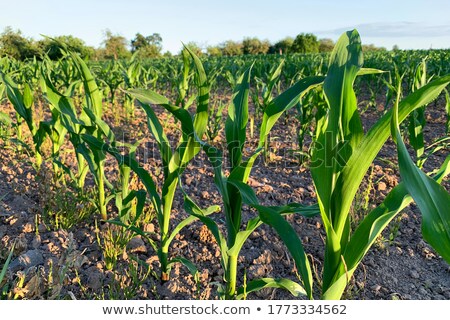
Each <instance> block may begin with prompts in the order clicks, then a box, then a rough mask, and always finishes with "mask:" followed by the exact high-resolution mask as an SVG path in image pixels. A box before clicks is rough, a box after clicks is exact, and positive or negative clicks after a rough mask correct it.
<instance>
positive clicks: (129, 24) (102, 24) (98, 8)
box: [0, 0, 450, 53]
mask: <svg viewBox="0 0 450 320" xmlns="http://www.w3.org/2000/svg"><path fill="white" fill-rule="evenodd" d="M1 1H2V3H1V5H0V31H1V30H3V29H4V28H5V27H6V26H11V27H13V28H14V29H20V30H21V31H22V32H23V34H24V35H25V36H27V37H33V38H34V39H39V38H40V34H45V35H49V36H57V35H63V34H72V35H74V36H76V37H79V38H81V39H83V40H84V41H85V42H86V43H87V44H88V45H92V46H95V47H98V46H100V45H101V42H102V39H103V34H104V31H105V30H106V29H110V30H111V31H112V32H113V33H119V34H121V35H123V36H125V37H126V38H127V39H131V38H133V37H134V35H135V34H136V33H137V32H140V33H142V34H144V35H149V34H152V33H155V32H157V33H160V34H161V36H162V38H163V45H164V50H169V51H171V52H173V53H176V52H178V51H179V49H180V47H181V42H182V41H183V42H189V41H195V42H198V43H199V44H200V45H202V46H207V45H215V44H218V43H220V42H223V41H225V40H230V39H231V40H242V39H243V38H244V37H253V36H256V37H258V38H261V39H268V40H270V41H271V42H275V41H277V40H280V39H282V38H284V37H286V36H292V37H295V35H297V34H299V33H301V32H312V33H314V34H316V35H317V36H318V37H319V38H332V39H333V40H336V39H337V38H338V37H339V35H340V34H341V33H342V32H343V31H345V30H349V29H353V28H357V29H358V31H359V32H360V34H361V38H362V41H363V43H365V44H370V43H374V44H375V45H378V46H384V47H386V48H388V49H391V48H392V46H393V45H394V44H397V45H398V46H399V47H400V48H402V49H417V48H424V49H427V48H430V47H432V48H450V14H449V13H450V1H449V0H428V1H419V0H409V1H405V0H390V1H388V0H377V1H362V0H359V1H354V0H340V1H338V0H335V1H332V0H316V1H314V0H309V1H303V0H300V1H293V0H275V1H268V0H259V1H253V0H251V1H245V0H240V1H239V0H228V1H226V0H222V1H211V0H210V1H208V0H189V1H179V0H174V1H151V0H150V1H149V0H147V1H145V0H128V1H123V0H78V1H74V0H71V1H64V0H59V1H56V0H41V1H36V0H35V1H33V0H21V1H11V0H1Z"/></svg>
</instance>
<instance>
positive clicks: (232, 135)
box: [225, 65, 253, 169]
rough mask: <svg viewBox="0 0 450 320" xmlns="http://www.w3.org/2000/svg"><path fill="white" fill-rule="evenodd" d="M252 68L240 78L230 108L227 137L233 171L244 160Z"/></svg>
mask: <svg viewBox="0 0 450 320" xmlns="http://www.w3.org/2000/svg"><path fill="white" fill-rule="evenodd" d="M252 67H253V65H252V66H250V68H248V69H247V70H246V71H245V72H244V73H243V74H242V75H241V76H240V78H239V80H238V82H237V85H236V87H235V89H234V93H233V98H232V103H231V104H230V105H229V106H228V117H227V120H226V123H225V136H226V139H227V148H228V152H229V154H230V161H231V167H232V169H234V168H235V167H237V166H238V165H239V164H240V163H241V160H242V149H243V148H244V143H245V138H246V128H247V122H248V93H249V90H250V73H251V70H252Z"/></svg>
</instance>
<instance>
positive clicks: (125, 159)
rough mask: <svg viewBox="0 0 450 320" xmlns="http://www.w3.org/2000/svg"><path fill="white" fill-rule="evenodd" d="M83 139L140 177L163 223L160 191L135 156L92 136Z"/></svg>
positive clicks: (85, 135)
mask: <svg viewBox="0 0 450 320" xmlns="http://www.w3.org/2000/svg"><path fill="white" fill-rule="evenodd" d="M81 137H82V139H83V141H84V142H86V143H87V144H88V145H89V146H91V147H93V148H97V149H100V150H104V151H105V152H108V153H109V154H111V155H112V156H113V157H114V158H115V159H116V160H117V162H118V163H119V165H120V166H122V165H126V166H128V167H130V168H131V170H133V171H134V172H135V173H136V174H137V175H138V177H139V178H140V179H141V181H142V183H143V184H144V186H145V188H146V190H147V193H148V194H149V195H150V198H151V201H152V203H153V206H154V208H155V210H156V213H157V217H158V222H159V223H161V221H160V220H161V216H162V209H161V198H160V196H159V193H158V189H157V188H156V185H155V183H154V181H153V179H152V177H151V176H150V174H149V173H148V172H147V171H146V170H145V169H144V168H142V166H141V165H140V164H139V163H138V162H137V161H136V159H135V158H134V157H133V156H130V155H122V154H121V153H120V152H119V151H118V150H117V149H116V148H113V147H111V146H110V145H108V144H107V143H105V142H104V141H102V140H100V139H98V138H96V137H94V136H92V135H89V134H83V135H82V136H81Z"/></svg>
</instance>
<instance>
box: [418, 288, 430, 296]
mask: <svg viewBox="0 0 450 320" xmlns="http://www.w3.org/2000/svg"><path fill="white" fill-rule="evenodd" d="M419 294H420V295H421V296H422V297H421V298H422V299H424V298H425V297H426V296H428V291H427V290H425V288H423V287H420V288H419Z"/></svg>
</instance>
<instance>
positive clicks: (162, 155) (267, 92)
mask: <svg viewBox="0 0 450 320" xmlns="http://www.w3.org/2000/svg"><path fill="white" fill-rule="evenodd" d="M54 41H55V42H57V41H56V40H54ZM57 45H58V46H59V48H60V50H61V52H62V53H63V58H61V59H60V60H58V61H52V60H50V59H49V58H48V57H44V58H43V59H41V60H36V59H35V60H34V61H27V62H19V61H15V60H13V59H11V58H2V59H1V60H0V99H1V104H0V150H1V151H0V152H1V163H0V166H1V168H0V169H1V171H0V177H1V180H2V182H1V184H0V222H1V224H0V239H1V244H0V289H1V291H0V297H1V298H2V299H67V298H71V297H72V296H75V297H76V298H77V299H146V298H147V299H164V298H171V299H174V298H175V299H258V298H264V299H366V298H385V299H387V298H402V299H413V298H417V296H415V295H414V293H411V292H408V291H407V290H408V289H404V290H406V291H397V290H396V289H397V287H399V288H406V286H407V285H408V279H409V277H412V278H413V279H422V280H423V279H431V280H426V281H431V282H430V283H429V284H428V285H427V286H426V288H422V287H420V288H422V289H423V291H424V293H423V295H422V296H421V297H422V298H423V297H425V298H436V295H440V296H443V297H444V298H445V297H447V298H448V295H450V282H449V281H450V280H449V278H450V277H449V276H448V272H447V271H445V269H448V268H449V263H450V210H449V205H450V194H449V186H450V185H449V180H448V177H447V176H448V174H449V173H450V155H449V148H450V138H449V132H450V96H449V93H448V91H447V90H448V89H447V87H448V84H449V83H450V64H449V61H450V51H449V50H429V51H420V50H415V51H392V52H368V53H367V54H366V53H364V54H363V52H362V44H361V40H360V37H359V34H358V32H357V31H356V30H352V31H348V32H345V33H344V34H342V36H341V37H340V38H339V40H338V42H337V43H336V45H335V48H334V50H333V51H332V52H331V53H330V54H305V55H298V54H295V55H286V56H283V55H270V56H269V55H259V56H245V57H244V56H242V57H221V58H214V57H210V58H206V59H200V58H199V57H197V56H196V54H195V53H194V52H192V51H191V50H190V49H189V48H188V47H185V48H184V50H183V51H182V54H181V55H180V56H179V57H176V58H170V59H168V58H167V59H154V60H141V59H139V58H138V57H137V56H133V57H132V58H131V59H129V60H109V61H103V62H94V61H84V60H83V59H81V58H80V56H79V55H77V54H76V53H73V52H72V51H71V50H70V48H68V46H67V45H66V44H65V43H62V42H57ZM408 239H411V241H415V242H414V243H415V244H414V245H412V244H409V242H408V241H409V240H408ZM390 259H393V261H399V260H405V261H406V262H404V265H402V266H403V267H399V268H400V269H401V268H408V266H407V265H408V261H410V260H413V259H416V260H414V261H416V263H419V262H420V266H422V265H424V267H423V268H422V269H424V270H425V271H424V272H422V271H421V270H422V269H420V270H416V269H414V268H415V267H413V266H412V267H411V268H410V269H406V270H405V269H401V270H403V271H402V272H401V271H400V269H397V272H400V274H401V273H403V275H399V276H396V278H395V281H391V282H392V283H390V284H381V285H380V284H379V283H378V282H377V281H379V279H385V280H386V279H387V280H386V281H388V280H389V278H386V277H389V276H390V277H392V275H389V274H383V275H380V274H377V273H374V272H375V271H376V270H375V269H376V268H377V266H378V267H379V266H380V265H381V263H387V265H388V266H389V263H390V262H389V261H390ZM417 259H420V260H417ZM379 261H383V262H379ZM384 261H386V262H384ZM417 261H419V262H417ZM396 263H397V262H395V263H393V264H392V265H391V267H392V266H395V265H396ZM427 263H432V264H433V266H435V268H437V269H439V270H441V271H440V272H441V273H439V274H440V277H441V278H439V276H436V277H437V278H436V277H435V278H433V277H431V274H432V273H433V271H429V270H428V269H426V268H427V267H426V266H425V265H426V264H427ZM420 266H419V267H420ZM419 267H417V268H419ZM384 270H385V271H386V270H388V267H386V268H385V269H384ZM445 272H447V278H445ZM428 273H429V274H428ZM428 276H430V278H427V277H428ZM377 277H378V278H377ZM442 277H444V280H443V281H441V280H439V279H442ZM438 286H442V287H440V288H441V289H440V291H439V292H437V293H436V292H435V291H434V290H433V289H431V287H438ZM416 289H417V290H419V289H418V287H416V288H415V289H411V288H410V289H409V290H411V291H414V290H416ZM398 292H400V293H398Z"/></svg>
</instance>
